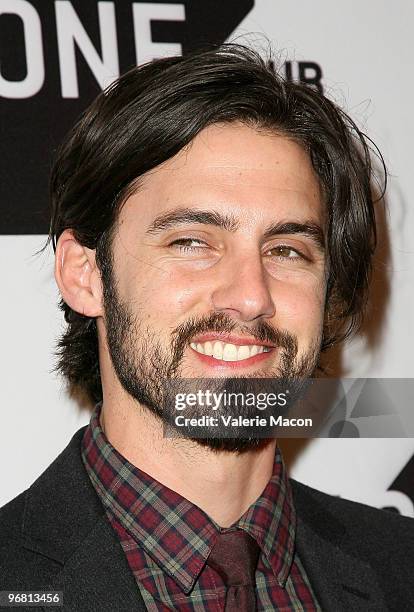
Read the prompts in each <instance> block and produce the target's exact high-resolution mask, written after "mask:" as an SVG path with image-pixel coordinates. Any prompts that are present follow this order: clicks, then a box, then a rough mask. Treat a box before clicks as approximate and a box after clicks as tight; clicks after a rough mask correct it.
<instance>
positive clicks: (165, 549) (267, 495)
mask: <svg viewBox="0 0 414 612" xmlns="http://www.w3.org/2000/svg"><path fill="white" fill-rule="evenodd" d="M100 410H101V404H98V405H97V406H96V407H95V410H94V412H93V414H92V417H91V420H90V423H89V425H88V427H87V428H86V430H85V433H84V436H83V440H82V459H83V462H84V465H85V468H86V470H87V473H88V475H89V478H90V480H91V482H92V485H93V486H94V488H95V490H96V493H97V495H98V497H99V498H100V500H101V502H102V504H103V506H104V508H105V512H106V515H107V518H108V520H109V522H110V523H111V525H112V527H113V529H114V530H115V532H116V533H117V535H118V538H119V541H120V543H121V546H122V548H123V550H124V552H125V555H126V558H127V561H128V564H129V567H130V569H131V571H132V573H133V575H134V576H135V579H136V582H137V585H138V588H139V591H140V593H141V595H142V597H143V599H144V602H145V604H146V607H147V609H148V610H150V611H154V612H155V611H159V610H161V611H166V610H180V611H183V612H187V611H188V612H190V611H193V610H196V611H199V612H201V611H208V612H210V611H211V612H213V611H214V612H219V611H220V612H221V611H223V610H224V604H225V594H226V587H225V585H224V583H223V581H222V579H221V578H220V575H219V574H218V573H217V572H216V571H215V570H214V569H213V568H211V567H209V566H208V565H207V564H206V561H207V557H208V555H209V553H210V551H211V549H212V546H213V544H214V541H215V539H216V537H217V534H218V533H219V532H226V531H232V530H235V529H243V530H245V531H246V532H247V533H248V534H250V535H251V536H252V537H253V538H254V539H255V540H256V542H257V543H258V545H259V547H260V556H259V561H258V565H257V569H256V576H255V578H256V601H257V610H267V611H271V610H285V611H287V610H295V611H306V612H308V611H309V612H310V611H319V610H320V607H319V605H318V603H317V601H316V598H315V595H314V593H313V591H312V587H311V585H310V583H309V580H308V578H307V575H306V572H305V569H304V567H303V566H302V564H301V562H300V559H299V557H298V554H297V553H296V552H295V528H296V514H295V508H294V505H293V500H292V492H291V489H290V485H289V480H288V477H287V473H286V468H285V466H284V463H283V460H282V456H281V453H280V451H279V449H276V452H275V461H274V466H273V474H272V477H271V479H270V480H269V482H268V484H267V485H266V487H265V489H264V491H263V492H262V494H261V495H260V497H259V498H258V499H257V500H256V501H255V502H254V503H253V504H252V505H251V506H250V508H248V510H247V511H246V512H245V513H244V514H243V516H242V517H241V518H240V519H239V520H238V521H237V522H236V523H234V524H233V525H232V526H231V527H228V528H221V527H220V526H219V525H218V524H217V523H216V522H215V521H213V519H211V518H210V517H209V516H208V515H207V514H206V513H205V512H204V511H203V510H201V508H199V507H198V506H196V505H195V504H193V503H192V502H190V501H188V500H187V499H185V498H184V497H182V496H181V495H180V494H179V493H176V492H175V491H173V490H172V489H169V488H168V487H166V486H165V485H163V484H162V483H160V482H158V481H157V480H155V479H154V478H152V477H151V476H150V475H149V474H147V473H146V472H143V471H142V470H140V469H138V468H137V467H135V466H133V465H132V464H131V463H130V462H129V461H127V459H125V457H123V456H122V455H121V454H120V453H119V452H118V451H117V450H116V449H115V448H114V447H113V446H112V445H111V444H110V442H109V441H108V439H107V438H106V436H105V433H104V432H103V430H102V428H101V426H100V423H99V415H100Z"/></svg>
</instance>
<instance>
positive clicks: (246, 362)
mask: <svg viewBox="0 0 414 612" xmlns="http://www.w3.org/2000/svg"><path fill="white" fill-rule="evenodd" d="M216 339H217V338H216ZM206 342H207V341H206ZM190 349H191V351H192V352H193V353H194V354H195V355H196V356H197V357H198V358H199V359H200V361H201V362H202V363H204V364H205V365H208V366H210V367H212V368H215V369H216V370H229V369H230V370H236V369H238V368H246V367H249V366H253V365H255V364H258V363H260V362H262V361H264V360H265V359H268V358H269V357H270V356H272V357H274V354H275V350H276V349H275V348H274V347H273V348H271V350H270V351H268V352H266V353H259V354H257V355H253V357H248V358H247V359H242V360H240V361H223V360H221V359H216V358H215V357H211V356H210V355H203V354H202V353H198V352H197V351H195V350H194V349H193V348H192V347H190Z"/></svg>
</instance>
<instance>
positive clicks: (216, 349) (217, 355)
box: [213, 342, 223, 359]
mask: <svg viewBox="0 0 414 612" xmlns="http://www.w3.org/2000/svg"><path fill="white" fill-rule="evenodd" d="M213 357H214V359H222V358H223V343H222V342H215V343H214V344H213Z"/></svg>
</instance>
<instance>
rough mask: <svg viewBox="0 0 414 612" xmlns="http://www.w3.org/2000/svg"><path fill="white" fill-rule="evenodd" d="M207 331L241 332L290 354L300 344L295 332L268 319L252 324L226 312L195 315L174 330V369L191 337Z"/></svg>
mask: <svg viewBox="0 0 414 612" xmlns="http://www.w3.org/2000/svg"><path fill="white" fill-rule="evenodd" d="M207 332H216V333H230V332H239V333H240V334H242V335H243V334H244V335H249V336H251V337H253V338H255V339H256V340H258V341H259V342H270V343H271V344H274V345H275V346H277V347H280V348H283V349H285V350H286V351H289V353H290V354H292V353H293V354H294V353H295V351H296V350H297V346H298V342H297V338H296V337H295V336H294V335H293V334H291V333H289V332H287V331H285V330H281V329H276V328H274V327H272V326H271V325H269V323H267V322H266V321H259V322H258V323H256V324H254V325H252V326H247V325H240V322H238V321H234V320H233V319H232V318H231V317H230V316H229V315H228V314H226V313H224V312H213V313H211V314H210V315H208V316H205V317H200V318H196V317H193V318H191V319H189V320H188V321H185V322H184V323H181V324H180V325H178V326H177V327H176V328H175V329H174V330H173V332H172V345H171V349H172V354H173V356H174V357H173V364H172V370H175V368H176V367H177V366H178V363H179V362H180V360H181V358H182V356H183V353H184V350H185V348H186V346H187V345H188V344H189V342H190V341H191V339H192V338H193V337H194V336H195V335H198V334H202V333H207Z"/></svg>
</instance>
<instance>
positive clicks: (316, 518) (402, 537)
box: [291, 479, 414, 562]
mask: <svg viewBox="0 0 414 612" xmlns="http://www.w3.org/2000/svg"><path fill="white" fill-rule="evenodd" d="M291 484H292V490H293V497H294V500H295V506H296V509H297V513H298V517H300V518H301V520H304V521H305V522H307V523H308V524H309V523H310V524H311V525H312V526H313V528H314V529H316V530H317V531H318V532H319V533H321V532H323V531H324V529H326V528H327V526H328V525H330V524H331V523H332V521H334V522H336V524H337V525H341V527H342V529H344V530H345V531H346V533H348V534H352V542H353V544H354V545H355V543H357V545H358V547H359V548H361V549H365V551H366V552H367V554H369V555H374V554H376V553H377V552H378V551H380V550H381V551H382V552H384V551H387V550H388V551H393V550H394V551H396V554H398V556H403V555H404V554H407V555H409V556H410V557H411V558H412V560H413V562H414V520H413V519H412V518H410V517H406V516H401V515H400V514H398V513H396V512H391V511H390V510H383V509H379V508H373V507H372V506H368V505H366V504H362V503H360V502H355V501H351V500H348V499H344V498H342V497H338V496H335V495H329V494H327V493H323V492H322V491H318V490H317V489H313V488H312V487H309V486H307V485H305V484H303V483H300V482H298V481H296V480H293V479H291ZM328 515H329V518H330V519H331V521H330V522H329V521H328V522H327V516H328Z"/></svg>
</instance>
